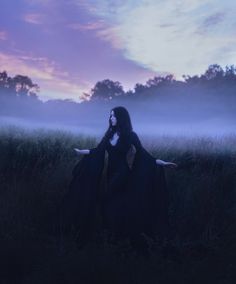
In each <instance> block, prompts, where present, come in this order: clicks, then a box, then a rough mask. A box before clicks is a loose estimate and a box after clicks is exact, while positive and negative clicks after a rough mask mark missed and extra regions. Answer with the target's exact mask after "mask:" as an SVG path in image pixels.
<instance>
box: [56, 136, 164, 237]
mask: <svg viewBox="0 0 236 284" xmlns="http://www.w3.org/2000/svg"><path fill="white" fill-rule="evenodd" d="M119 140H121V139H119ZM119 140H118V141H119ZM132 149H133V150H135V153H134V152H133V151H132ZM106 151H107V152H108V167H107V173H106V175H105V176H106V179H105V180H106V182H105V183H103V184H102V186H103V187H104V186H105V190H104V189H103V190H102V191H101V180H102V176H103V173H104V166H105V164H106V161H105V152H106ZM119 161H121V162H122V163H120V164H119ZM123 162H124V163H123ZM115 165H117V167H116V169H115V170H114V166H115ZM127 165H129V167H127ZM123 173H125V174H123ZM72 174H73V178H72V181H71V183H70V186H69V191H68V193H67V194H66V196H65V198H64V200H63V204H62V207H61V220H62V223H63V224H64V225H66V226H74V227H75V228H76V230H78V231H79V232H81V233H82V234H86V235H87V236H89V234H91V232H92V230H94V227H95V223H96V220H97V214H100V216H101V219H102V225H103V227H105V228H106V229H108V230H110V231H111V232H112V233H115V234H120V235H124V236H130V235H135V234H141V233H145V234H147V235H149V236H155V235H160V234H161V235H163V233H165V231H166V228H167V227H168V192H167V187H166V179H165V173H164V168H163V167H162V166H160V165H157V164H156V159H155V158H154V157H153V156H152V155H150V154H149V153H148V152H147V151H146V150H145V149H144V147H143V146H142V145H141V142H140V140H139V138H138V136H137V134H136V133H135V132H134V131H132V132H131V135H130V140H129V143H128V144H122V141H120V142H118V143H117V145H116V146H112V145H111V144H110V142H109V141H106V139H105V137H104V138H103V139H102V140H101V142H100V143H99V144H98V146H97V147H96V148H92V149H90V154H88V155H84V156H83V157H82V159H81V160H80V161H79V162H78V163H77V165H76V166H75V168H74V169H73V172H72ZM111 184H112V186H110V185H111ZM101 192H102V198H101V199H100V198H99V193H101ZM98 205H99V208H100V210H99V211H100V212H98V211H97V209H98Z"/></svg>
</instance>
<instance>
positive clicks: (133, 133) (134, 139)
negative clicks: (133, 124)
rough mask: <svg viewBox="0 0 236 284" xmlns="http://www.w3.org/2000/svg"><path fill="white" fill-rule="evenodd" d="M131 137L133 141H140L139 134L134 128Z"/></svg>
mask: <svg viewBox="0 0 236 284" xmlns="http://www.w3.org/2000/svg"><path fill="white" fill-rule="evenodd" d="M130 137H131V142H138V141H139V138H138V135H137V133H136V132H135V131H134V130H132V131H131V133H130Z"/></svg>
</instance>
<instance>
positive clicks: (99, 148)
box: [89, 137, 107, 154]
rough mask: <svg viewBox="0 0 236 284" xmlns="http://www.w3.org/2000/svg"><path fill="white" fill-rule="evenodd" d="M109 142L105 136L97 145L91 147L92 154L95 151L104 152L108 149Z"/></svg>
mask: <svg viewBox="0 0 236 284" xmlns="http://www.w3.org/2000/svg"><path fill="white" fill-rule="evenodd" d="M106 147H107V143H106V139H105V137H103V138H102V139H101V141H100V142H99V143H98V145H97V147H94V148H91V149H89V150H90V154H93V153H95V152H104V151H105V150H106Z"/></svg>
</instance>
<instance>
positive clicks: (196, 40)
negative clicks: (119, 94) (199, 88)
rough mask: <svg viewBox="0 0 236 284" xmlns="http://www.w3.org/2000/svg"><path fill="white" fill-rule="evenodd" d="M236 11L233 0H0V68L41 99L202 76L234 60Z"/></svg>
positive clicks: (235, 49) (127, 88)
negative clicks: (108, 85) (103, 84)
mask: <svg viewBox="0 0 236 284" xmlns="http://www.w3.org/2000/svg"><path fill="white" fill-rule="evenodd" d="M235 14H236V1H235V0H224V1H222V0H116V1H113V0H110V1H109V0H87V1H85V0H1V8H0V72H1V71H3V70H6V71H7V72H8V75H10V76H15V75H17V74H21V75H26V76H29V77H30V78H31V79H32V80H33V82H34V83H37V84H38V85H39V86H40V93H39V98H40V99H42V100H44V101H45V100H48V99H72V100H75V101H80V100H81V98H82V96H83V93H89V92H90V90H91V88H93V86H94V85H95V84H96V82H98V81H101V80H104V79H111V80H114V81H119V82H121V84H122V85H123V87H124V89H125V90H126V91H127V90H129V89H133V88H134V86H135V84H136V83H138V82H139V83H145V82H146V81H147V80H148V79H149V78H152V77H154V76H157V75H165V74H169V73H171V74H174V75H175V77H176V79H181V78H182V75H184V74H188V75H195V74H202V73H203V72H204V71H205V70H206V69H207V67H208V66H209V65H210V64H215V63H217V64H220V65H221V66H222V67H225V66H226V65H231V64H235V61H236V48H235V46H236V17H235Z"/></svg>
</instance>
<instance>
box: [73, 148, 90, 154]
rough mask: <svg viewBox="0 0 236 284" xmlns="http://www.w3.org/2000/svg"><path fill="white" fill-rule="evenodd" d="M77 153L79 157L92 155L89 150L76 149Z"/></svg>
mask: <svg viewBox="0 0 236 284" xmlns="http://www.w3.org/2000/svg"><path fill="white" fill-rule="evenodd" d="M74 150H75V152H76V153H77V154H78V155H88V154H89V153H90V150H89V149H78V148H74Z"/></svg>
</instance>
